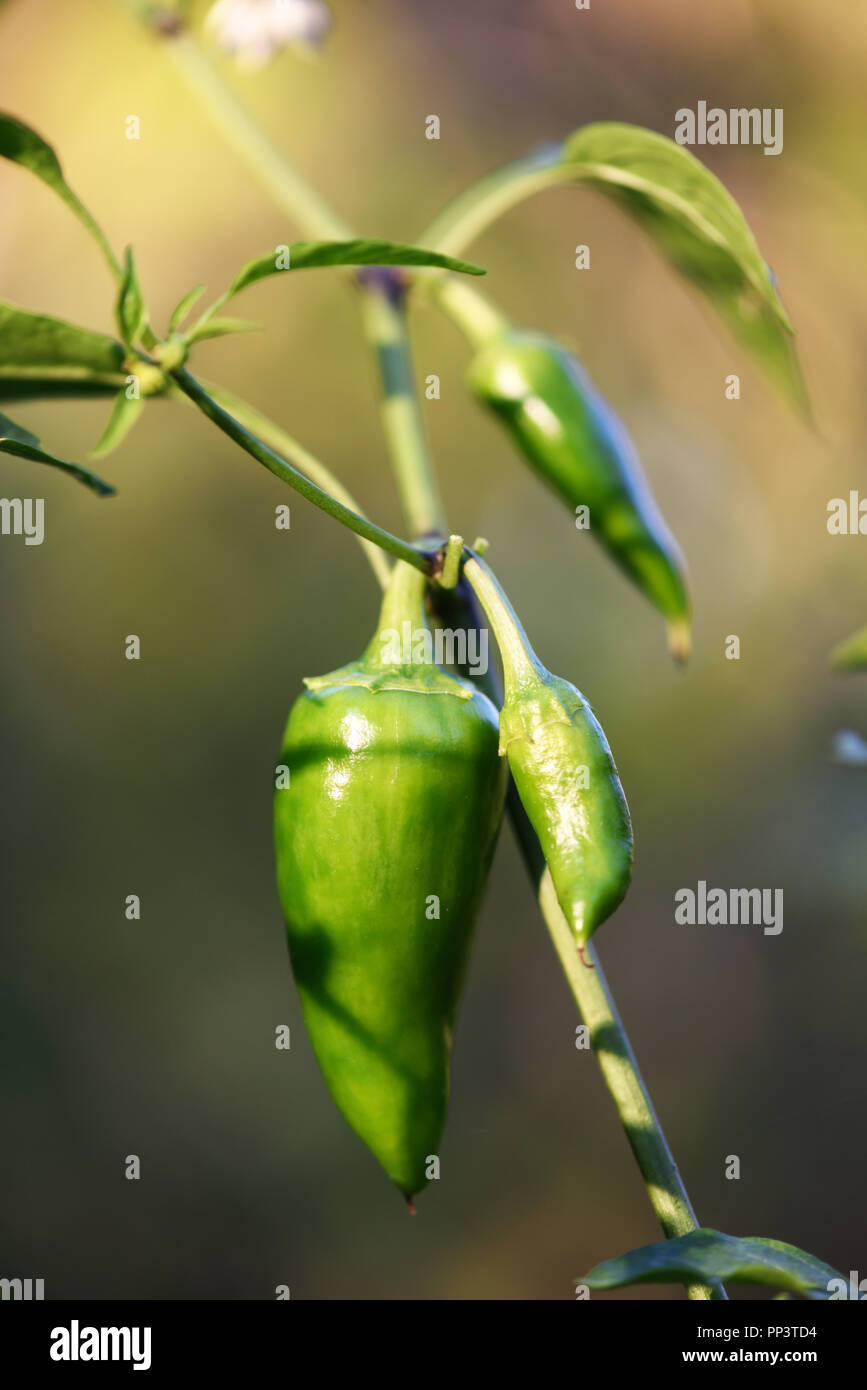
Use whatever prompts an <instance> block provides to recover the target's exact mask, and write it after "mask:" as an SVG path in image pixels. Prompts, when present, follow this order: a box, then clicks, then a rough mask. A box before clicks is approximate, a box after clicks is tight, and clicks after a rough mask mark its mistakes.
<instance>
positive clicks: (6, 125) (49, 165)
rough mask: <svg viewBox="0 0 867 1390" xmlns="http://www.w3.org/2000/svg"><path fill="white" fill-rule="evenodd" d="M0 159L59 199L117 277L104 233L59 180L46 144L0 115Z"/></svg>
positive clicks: (55, 161)
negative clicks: (32, 176) (29, 175)
mask: <svg viewBox="0 0 867 1390" xmlns="http://www.w3.org/2000/svg"><path fill="white" fill-rule="evenodd" d="M0 155H2V157H3V158H4V159H9V160H12V162H13V163H14V164H20V165H21V167H22V168H23V169H29V170H30V172H31V173H32V174H35V175H36V177H37V178H38V179H41V180H42V182H43V183H45V184H47V185H48V187H49V188H52V189H53V190H54V192H55V193H57V194H58V196H59V197H61V198H62V199H63V201H64V203H66V206H67V207H68V208H70V209H71V211H72V212H73V213H74V214H75V216H76V217H77V218H78V220H79V222H80V223H81V224H82V226H83V227H85V228H86V229H87V231H88V232H89V233H90V235H91V236H92V237H93V239H94V241H95V242H96V244H97V246H98V247H99V249H100V251H101V252H102V254H103V256H104V257H105V259H106V261H107V262H108V265H109V267H110V269H111V271H112V274H113V275H116V276H118V277H119V276H120V274H121V269H120V266H119V265H118V263H117V260H116V259H115V256H114V253H113V251H112V249H111V247H110V246H109V244H108V241H107V240H106V237H105V233H104V232H103V230H102V228H101V227H100V226H98V224H97V223H96V222H95V221H94V219H93V218H92V217H91V215H90V213H89V212H88V211H87V208H86V207H85V206H84V204H83V203H82V202H81V201H80V199H79V198H77V197H76V195H75V194H74V193H73V191H72V189H71V188H70V187H69V185H68V184H67V182H66V180H65V178H64V177H63V170H62V169H61V167H60V161H59V160H58V158H57V155H56V154H55V153H54V150H53V149H52V148H51V146H50V145H49V144H48V143H47V141H45V140H43V138H42V136H41V135H37V134H36V131H35V130H31V128H30V126H27V125H25V124H24V122H23V121H19V120H18V119H17V118H16V117H15V116H10V115H8V114H7V113H6V112H0Z"/></svg>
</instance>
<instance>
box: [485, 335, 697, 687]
mask: <svg viewBox="0 0 867 1390" xmlns="http://www.w3.org/2000/svg"><path fill="white" fill-rule="evenodd" d="M469 384H470V387H471V389H472V390H473V392H474V394H475V395H476V397H477V398H478V399H479V400H480V401H481V402H482V403H483V404H484V405H485V406H487V407H488V408H489V409H490V410H492V411H493V412H494V413H495V414H496V415H497V416H498V417H499V418H500V419H501V420H503V422H504V423H505V425H506V428H507V429H508V430H509V433H510V434H511V436H512V438H513V439H514V441H515V443H516V444H517V446H518V448H519V449H520V451H521V453H522V454H523V455H524V457H525V458H526V460H527V462H528V463H529V464H530V465H531V467H532V468H533V470H534V471H535V472H536V473H537V474H538V475H539V477H541V478H542V480H543V481H544V482H545V483H546V484H547V485H548V486H549V487H550V488H552V489H553V491H554V492H556V493H557V495H558V496H559V497H561V498H562V499H563V501H564V502H566V504H567V505H568V506H569V507H570V509H572V510H573V511H575V512H576V525H578V523H579V522H580V523H582V524H581V525H580V526H579V529H589V530H590V531H591V532H592V534H593V535H594V536H595V537H596V539H597V540H598V541H599V542H600V544H601V545H603V546H604V547H605V549H606V550H607V551H608V553H609V554H610V555H611V557H612V558H613V559H614V560H615V562H616V563H617V564H618V565H619V566H620V568H621V569H623V570H624V571H625V573H626V574H627V575H628V576H629V578H630V579H631V580H632V581H633V583H634V584H635V585H636V586H637V587H638V589H639V590H640V591H641V592H642V593H643V594H644V595H645V597H646V598H648V599H649V600H650V602H651V603H652V604H653V605H654V606H655V607H656V608H657V609H658V610H659V611H660V612H661V613H662V615H663V617H664V618H665V619H666V623H667V625H668V631H669V645H670V647H671V650H672V652H673V654H674V655H675V656H676V657H677V658H678V659H679V660H684V659H685V658H686V656H687V655H688V652H689V620H690V602H689V594H688V590H687V582H686V571H685V566H684V562H683V557H682V555H681V552H680V549H679V547H678V545H677V543H676V541H675V540H674V537H673V536H672V534H671V532H670V531H669V529H668V527H667V526H666V524H665V522H664V520H663V518H662V515H661V513H660V511H659V508H658V507H657V504H656V502H655V500H654V498H653V494H652V493H651V491H650V487H649V484H648V482H647V479H646V477H645V475H644V471H643V469H642V467H641V463H640V461H639V458H638V455H637V453H636V451H635V448H634V446H633V444H632V442H631V440H630V438H629V436H628V434H627V432H626V430H625V428H624V426H623V424H622V423H621V421H620V420H619V419H618V417H617V416H616V415H615V413H614V411H613V410H612V409H611V407H610V405H609V404H608V403H607V401H605V399H604V398H603V397H602V396H601V395H600V393H599V392H598V391H597V390H596V388H595V386H594V385H593V383H592V381H591V380H590V378H589V376H588V375H587V373H586V371H585V370H584V368H583V367H582V365H581V363H580V362H579V361H578V359H577V358H576V357H575V356H574V355H573V354H572V353H570V352H568V351H567V350H566V349H565V348H564V347H562V346H561V345H560V344H559V343H558V342H557V341H556V339H554V338H551V337H548V336H546V335H543V334H538V333H524V332H519V331H517V330H515V329H509V330H507V331H506V332H501V333H498V334H496V335H494V336H493V337H491V338H489V339H488V340H487V341H486V342H485V343H484V344H483V345H482V347H481V348H480V350H479V352H478V353H477V354H476V357H475V358H474V360H473V362H472V363H471V366H470V371H469ZM579 509H585V512H586V515H585V512H582V513H581V514H580V515H579Z"/></svg>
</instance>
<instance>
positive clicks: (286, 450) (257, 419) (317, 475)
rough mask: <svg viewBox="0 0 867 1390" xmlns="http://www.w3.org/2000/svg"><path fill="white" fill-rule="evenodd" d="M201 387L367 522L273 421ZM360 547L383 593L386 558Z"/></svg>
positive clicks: (326, 471)
mask: <svg viewBox="0 0 867 1390" xmlns="http://www.w3.org/2000/svg"><path fill="white" fill-rule="evenodd" d="M201 384H202V385H203V386H204V388H205V390H206V391H207V393H208V395H209V396H210V397H211V399H212V400H214V401H216V402H217V404H218V405H221V406H222V407H223V408H224V410H227V411H228V412H229V414H230V415H233V416H234V418H235V419H236V420H237V421H238V422H239V424H241V425H243V426H244V427H245V428H246V429H248V430H250V432H251V433H253V434H256V435H258V437H259V438H260V439H261V440H263V441H264V443H265V444H267V445H269V446H270V448H272V449H275V450H276V451H277V453H279V454H281V455H282V456H283V458H284V459H287V460H288V459H292V460H293V461H294V463H295V464H296V465H297V467H298V468H300V470H301V472H302V473H305V474H306V475H307V477H308V478H310V479H312V481H313V482H314V483H316V484H317V486H318V487H320V488H322V490H323V491H324V492H327V493H329V494H330V495H331V496H332V497H334V498H336V500H337V501H338V502H342V503H343V505H344V507H348V509H349V510H350V511H352V512H355V514H356V516H360V517H361V518H362V520H367V518H366V517H365V514H364V512H363V511H362V510H361V508H360V507H359V505H358V503H357V502H356V501H355V498H354V497H353V496H352V493H351V492H349V490H348V489H347V488H345V487H344V486H343V484H342V483H341V482H340V480H339V479H338V478H336V477H335V476H334V474H333V473H332V472H331V469H330V468H326V466H325V464H324V463H320V461H319V459H317V458H314V456H313V455H312V454H311V453H308V451H307V450H306V449H305V448H304V447H303V446H302V445H301V444H299V443H298V441H297V440H296V439H293V438H292V436H291V435H290V434H287V432H286V431H285V430H284V429H283V428H282V427H281V426H280V425H278V424H276V422H275V421H274V420H271V419H269V417H268V416H267V415H263V414H262V412H261V411H259V410H257V409H256V408H255V406H252V405H250V403H249V402H248V401H244V400H242V399H241V398H240V396H236V395H235V394H234V393H233V392H231V391H226V390H225V389H224V388H223V387H222V386H214V385H213V383H212V382H209V381H202V383H201ZM359 544H360V545H361V548H362V550H363V551H364V553H365V555H366V556H367V559H368V561H369V563H370V568H371V569H372V570H373V573H374V575H375V577H376V581H377V583H378V584H379V586H380V588H383V589H384V588H385V587H386V585H387V584H388V580H389V576H390V574H391V566H390V565H389V563H388V560H387V559H386V558H385V554H384V553H383V551H382V550H381V549H380V547H379V546H378V545H374V544H373V542H372V541H368V540H364V539H363V538H362V537H361V536H359Z"/></svg>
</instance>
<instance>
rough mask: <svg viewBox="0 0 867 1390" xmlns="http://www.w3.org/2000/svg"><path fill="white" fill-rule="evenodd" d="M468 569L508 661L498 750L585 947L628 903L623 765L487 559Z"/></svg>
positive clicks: (629, 841)
mask: <svg viewBox="0 0 867 1390" xmlns="http://www.w3.org/2000/svg"><path fill="white" fill-rule="evenodd" d="M465 574H466V577H467V579H468V580H469V582H470V584H471V585H472V586H473V588H474V589H475V591H476V593H477V595H478V597H479V600H480V602H481V604H482V607H483V608H484V609H485V613H486V615H487V617H488V621H489V622H490V624H491V626H492V628H493V629H494V633H495V635H496V638H497V643H498V645H499V648H500V656H501V658H502V662H503V677H504V684H505V699H504V702H503V708H502V709H501V711H500V753H501V754H504V755H505V756H506V757H507V758H508V760H509V768H510V770H511V773H512V776H513V778H514V779H515V786H516V787H517V789H518V795H519V796H520V798H521V802H522V803H523V806H524V810H525V811H526V812H527V815H528V817H529V819H530V822H531V824H532V826H533V829H534V830H535V832H536V834H537V836H538V837H539V843H540V845H541V847H542V851H543V853H544V855H545V859H546V860H547V863H548V868H549V870H550V872H551V878H552V879H553V882H554V887H555V889H556V891H557V898H558V900H559V903H560V906H561V907H562V909H563V912H564V914H565V916H566V919H567V921H568V922H569V923H570V925H571V926H572V929H573V931H574V932H575V937H576V940H577V944H578V947H579V950H580V951H582V952H583V949H584V947H585V946H586V944H587V942H588V940H589V939H590V936H591V935H592V933H593V932H594V931H595V930H596V928H597V927H598V926H599V925H600V924H601V923H602V922H604V921H605V919H606V918H607V917H610V916H611V913H612V912H613V911H614V909H615V908H616V907H618V906H619V904H620V903H621V902H622V901H623V898H624V897H625V895H626V890H627V889H628V887H629V880H630V877H631V874H632V826H631V824H630V820H629V808H628V806H627V804H626V798H625V797H624V795H623V788H622V787H621V785H620V778H619V776H618V773H617V768H616V767H615V766H614V759H613V758H612V756H611V749H610V748H609V747H608V742H607V740H606V738H605V734H604V733H603V731H602V729H601V727H600V725H599V723H598V721H597V719H596V716H595V715H594V713H593V710H592V709H591V708H590V705H589V704H588V702H587V701H586V700H585V698H584V696H583V695H582V694H581V692H580V691H579V690H576V689H575V686H574V685H571V684H570V683H569V681H567V680H563V679H561V678H560V677H559V676H553V675H552V674H551V672H550V671H548V670H546V669H545V667H544V666H543V665H542V663H541V661H540V660H539V658H538V657H537V656H536V653H535V652H534V651H533V648H532V647H531V646H530V643H529V641H528V640H527V635H526V633H525V632H524V629H523V628H522V626H521V624H520V622H519V621H518V619H517V617H516V615H515V613H514V610H513V609H512V607H511V604H510V603H509V602H508V599H506V597H505V595H504V594H503V593H502V591H501V590H500V589H499V586H498V585H497V583H496V581H495V580H494V579H493V576H492V575H491V573H490V571H489V570H488V568H487V566H486V565H484V564H483V563H482V562H481V561H480V560H478V559H472V560H469V561H468V562H467V564H466V567H465Z"/></svg>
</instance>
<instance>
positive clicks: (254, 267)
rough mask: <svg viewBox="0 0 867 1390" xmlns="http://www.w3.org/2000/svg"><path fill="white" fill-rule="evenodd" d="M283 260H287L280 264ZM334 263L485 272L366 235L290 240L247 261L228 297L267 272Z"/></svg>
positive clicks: (463, 263)
mask: <svg viewBox="0 0 867 1390" xmlns="http://www.w3.org/2000/svg"><path fill="white" fill-rule="evenodd" d="M284 260H285V261H286V262H288V264H283V262H284ZM335 265H416V266H438V267H440V268H441V269H443V270H455V271H460V272H462V273H463V274H465V275H484V274H485V271H484V270H483V269H482V267H481V266H478V265H473V264H471V263H470V262H469V261H459V260H454V259H453V258H452V257H451V256H444V255H442V254H441V253H440V252H439V251H425V250H423V249H422V248H421V247H420V246H407V245H404V244H403V243H402V242H399V241H371V240H369V239H367V238H359V239H357V240H355V241H294V242H293V243H292V245H291V246H289V247H288V250H287V252H286V253H285V254H284V255H281V254H280V253H279V252H277V251H271V252H269V253H268V255H266V256H258V257H257V258H256V260H254V261H249V262H248V264H247V265H245V266H244V267H243V269H242V270H240V271H239V272H238V274H237V275H236V276H235V278H234V280H233V281H232V284H231V286H230V288H229V293H228V297H231V296H232V295H235V294H238V293H240V291H241V290H243V289H246V288H247V286H248V285H253V284H255V283H256V281H257V280H264V279H265V278H266V277H267V276H269V275H282V274H284V273H285V272H286V271H292V270H316V269H319V268H321V267H323V266H335Z"/></svg>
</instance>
